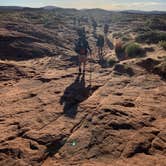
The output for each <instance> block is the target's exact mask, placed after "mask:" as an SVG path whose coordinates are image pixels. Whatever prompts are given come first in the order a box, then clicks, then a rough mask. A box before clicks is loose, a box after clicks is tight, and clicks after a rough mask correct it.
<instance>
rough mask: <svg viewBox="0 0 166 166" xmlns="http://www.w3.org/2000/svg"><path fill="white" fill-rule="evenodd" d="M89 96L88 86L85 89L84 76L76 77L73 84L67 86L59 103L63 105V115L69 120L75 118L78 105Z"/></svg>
mask: <svg viewBox="0 0 166 166" xmlns="http://www.w3.org/2000/svg"><path fill="white" fill-rule="evenodd" d="M89 95H90V86H88V87H86V84H85V75H82V76H81V75H80V74H79V75H78V76H77V77H76V79H75V80H74V82H73V83H72V84H71V85H69V86H68V87H67V88H66V89H65V91H64V94H63V96H62V97H61V99H60V103H61V104H63V105H64V108H63V110H64V114H65V115H66V116H68V117H70V118H75V116H76V114H77V108H78V105H79V103H81V102H82V101H84V100H86V99H87V98H88V97H89Z"/></svg>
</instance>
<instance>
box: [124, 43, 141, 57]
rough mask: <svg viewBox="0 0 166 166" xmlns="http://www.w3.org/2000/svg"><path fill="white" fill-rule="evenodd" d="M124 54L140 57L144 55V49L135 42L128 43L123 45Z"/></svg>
mask: <svg viewBox="0 0 166 166" xmlns="http://www.w3.org/2000/svg"><path fill="white" fill-rule="evenodd" d="M124 50H125V54H126V55H127V56H128V57H131V58H132V57H141V56H143V55H144V49H143V48H141V46H140V45H139V44H137V43H129V44H127V45H125V46H124Z"/></svg>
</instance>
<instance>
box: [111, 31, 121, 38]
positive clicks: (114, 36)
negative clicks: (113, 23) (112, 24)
mask: <svg viewBox="0 0 166 166" xmlns="http://www.w3.org/2000/svg"><path fill="white" fill-rule="evenodd" d="M122 36H123V34H122V33H121V32H116V33H113V34H112V37H113V38H119V37H122Z"/></svg>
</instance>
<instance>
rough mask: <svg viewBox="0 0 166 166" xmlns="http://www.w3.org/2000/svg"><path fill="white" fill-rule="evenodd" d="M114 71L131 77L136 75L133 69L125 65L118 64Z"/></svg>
mask: <svg viewBox="0 0 166 166" xmlns="http://www.w3.org/2000/svg"><path fill="white" fill-rule="evenodd" d="M114 71H116V72H117V74H122V75H123V74H127V75H129V76H133V75H134V71H133V69H132V68H131V67H128V66H125V65H124V64H116V65H115V67H114Z"/></svg>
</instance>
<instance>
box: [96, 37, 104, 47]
mask: <svg viewBox="0 0 166 166" xmlns="http://www.w3.org/2000/svg"><path fill="white" fill-rule="evenodd" d="M103 46H104V37H103V36H99V37H98V40H97V47H103Z"/></svg>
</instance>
